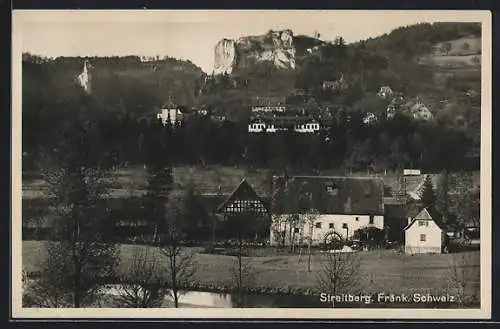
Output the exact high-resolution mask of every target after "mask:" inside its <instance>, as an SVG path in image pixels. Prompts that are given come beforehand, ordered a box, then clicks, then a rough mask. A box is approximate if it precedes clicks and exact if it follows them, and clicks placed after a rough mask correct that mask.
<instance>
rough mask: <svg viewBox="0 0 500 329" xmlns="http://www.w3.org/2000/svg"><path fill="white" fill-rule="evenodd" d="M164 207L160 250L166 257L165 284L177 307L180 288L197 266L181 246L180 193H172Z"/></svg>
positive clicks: (190, 254) (189, 253) (182, 217)
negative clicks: (163, 235)
mask: <svg viewBox="0 0 500 329" xmlns="http://www.w3.org/2000/svg"><path fill="white" fill-rule="evenodd" d="M166 207H167V209H166V232H165V241H164V243H163V245H162V246H161V247H160V250H161V252H162V253H163V255H165V256H166V258H167V272H168V276H167V280H166V286H167V287H168V288H169V289H170V295H171V297H172V299H173V301H174V306H175V307H176V308H177V307H179V298H180V296H181V295H182V293H183V292H182V289H183V288H185V287H186V286H187V285H188V284H189V282H190V280H191V279H192V278H193V276H194V274H195V273H196V267H197V266H196V261H195V258H194V255H193V254H192V253H191V252H189V251H187V250H184V248H183V247H182V240H183V239H184V236H185V232H184V214H183V207H182V194H180V193H173V194H172V195H171V196H170V198H169V202H168V204H167V205H166Z"/></svg>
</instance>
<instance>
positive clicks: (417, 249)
mask: <svg viewBox="0 0 500 329" xmlns="http://www.w3.org/2000/svg"><path fill="white" fill-rule="evenodd" d="M436 218H437V215H436V214H434V217H433V216H432V215H431V211H429V210H428V209H427V208H424V209H423V210H422V211H421V212H420V213H419V214H418V215H417V216H415V217H414V218H412V219H410V220H409V221H410V222H409V223H408V225H406V227H405V228H404V232H405V253H407V254H423V253H441V252H442V248H443V229H442V228H441V226H440V225H439V224H438V223H437V222H436V220H435V219H436Z"/></svg>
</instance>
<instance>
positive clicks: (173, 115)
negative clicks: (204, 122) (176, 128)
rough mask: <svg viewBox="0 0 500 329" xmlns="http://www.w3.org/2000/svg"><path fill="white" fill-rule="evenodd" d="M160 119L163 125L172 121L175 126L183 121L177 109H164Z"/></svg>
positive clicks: (158, 116)
mask: <svg viewBox="0 0 500 329" xmlns="http://www.w3.org/2000/svg"><path fill="white" fill-rule="evenodd" d="M157 118H158V119H161V122H162V123H163V124H166V123H167V121H170V123H171V124H175V123H176V122H177V121H180V120H182V113H181V112H180V111H179V110H177V109H162V110H161V113H159V114H158V115H157Z"/></svg>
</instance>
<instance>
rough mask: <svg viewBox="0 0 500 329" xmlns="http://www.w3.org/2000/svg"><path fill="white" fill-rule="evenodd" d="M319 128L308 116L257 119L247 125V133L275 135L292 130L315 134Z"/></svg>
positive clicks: (315, 121) (318, 124) (316, 122)
mask: <svg viewBox="0 0 500 329" xmlns="http://www.w3.org/2000/svg"><path fill="white" fill-rule="evenodd" d="M320 128H321V125H320V123H319V122H318V121H317V120H315V119H314V118H312V117H309V116H273V117H258V118H254V119H252V120H250V122H249V123H248V132H249V133H276V132H278V131H284V130H293V131H295V132H298V133H316V132H318V131H319V130H320Z"/></svg>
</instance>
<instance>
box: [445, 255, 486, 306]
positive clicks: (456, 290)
mask: <svg viewBox="0 0 500 329" xmlns="http://www.w3.org/2000/svg"><path fill="white" fill-rule="evenodd" d="M450 256H451V258H450V261H449V262H448V268H447V271H446V273H445V275H446V277H447V283H448V285H447V288H448V290H449V291H450V293H451V294H453V295H454V296H456V298H457V304H458V306H464V304H466V303H467V302H471V299H473V298H474V297H477V296H473V295H471V289H472V285H473V284H474V283H479V279H480V278H479V266H476V265H475V264H474V259H473V257H472V256H471V254H465V253H464V254H453V255H450Z"/></svg>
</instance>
